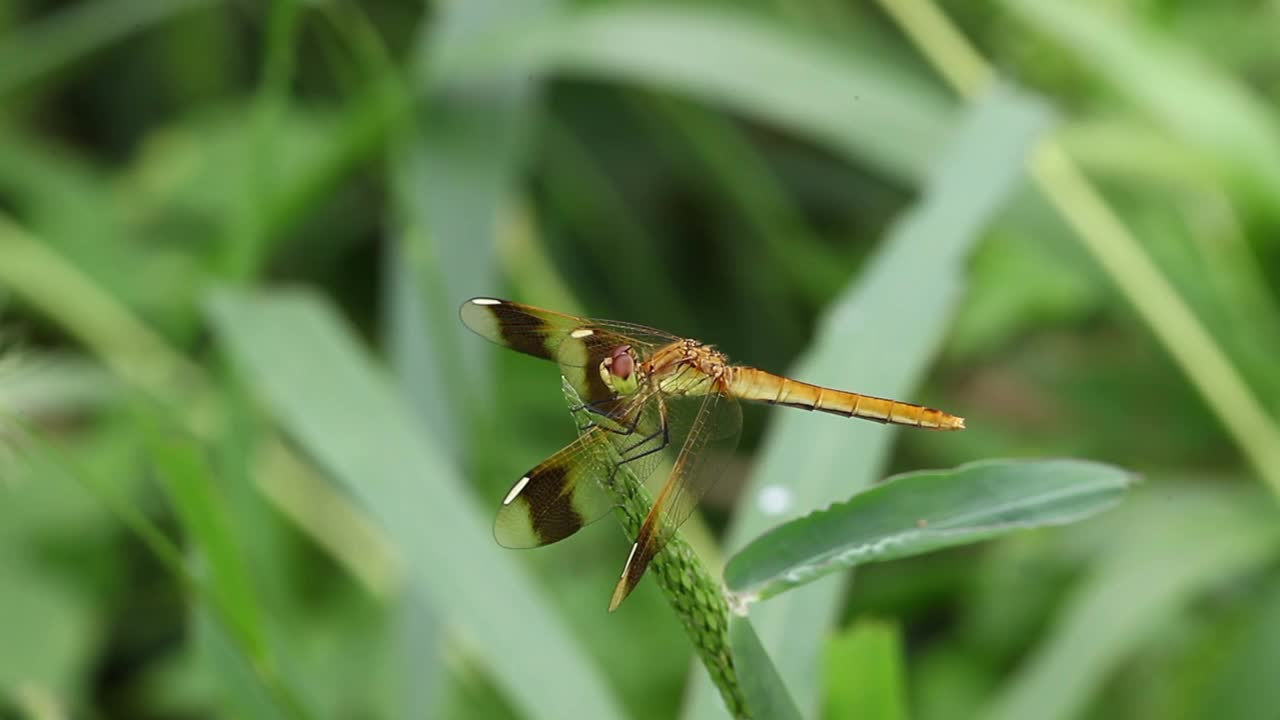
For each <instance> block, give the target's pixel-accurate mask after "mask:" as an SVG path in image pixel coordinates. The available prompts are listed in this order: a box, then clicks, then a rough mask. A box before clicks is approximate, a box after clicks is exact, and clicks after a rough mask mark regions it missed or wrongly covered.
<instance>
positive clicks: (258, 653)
mask: <svg viewBox="0 0 1280 720" xmlns="http://www.w3.org/2000/svg"><path fill="white" fill-rule="evenodd" d="M153 422H156V421H155V420H152V419H150V418H147V419H144V422H143V423H142V424H143V425H144V426H146V427H144V430H145V431H146V432H147V434H148V435H149V436H150V438H149V439H150V444H151V456H152V458H153V459H154V461H155V463H156V466H157V468H158V469H159V471H160V472H159V477H160V480H161V484H162V486H163V487H164V489H165V492H166V494H167V495H168V496H169V500H170V502H171V503H172V504H173V508H174V511H175V513H176V514H177V516H178V518H179V519H180V520H181V522H182V525H183V527H184V528H186V531H187V533H188V534H189V535H190V537H191V539H192V540H193V541H194V543H195V545H196V547H198V548H199V555H200V556H201V557H203V558H204V559H205V560H206V561H207V562H208V576H207V577H206V578H205V580H206V582H205V585H206V586H207V587H208V588H209V590H210V593H211V594H212V598H211V600H212V601H213V602H216V603H219V604H220V606H221V608H222V611H223V617H225V618H226V620H227V621H228V622H229V624H230V626H231V627H230V628H229V629H230V630H231V631H232V632H235V633H236V634H237V635H238V636H239V638H240V641H241V647H242V649H243V650H245V651H246V652H247V653H248V654H249V658H250V660H251V661H252V662H255V663H259V664H261V665H264V666H266V665H270V664H271V661H270V658H269V657H268V654H267V653H268V650H267V642H266V637H265V634H264V631H263V625H262V610H261V608H260V607H259V605H258V600H257V598H256V597H255V595H254V592H253V589H252V588H253V580H252V578H251V577H250V573H249V570H248V568H247V567H246V566H245V563H244V562H243V559H242V551H241V549H240V548H239V547H238V546H237V544H236V541H235V539H234V538H233V537H232V531H231V525H230V522H229V520H228V518H227V516H226V506H225V503H224V502H223V500H222V498H220V497H219V496H218V492H217V488H216V485H217V483H216V481H215V480H214V478H213V474H212V471H211V470H210V469H209V467H208V465H207V464H206V461H205V459H204V458H202V457H201V456H200V452H201V451H200V448H199V447H198V446H196V445H194V444H193V443H192V442H190V441H187V440H185V439H182V438H179V437H165V436H163V431H161V430H160V429H159V428H158V427H152V426H150V423H153Z"/></svg>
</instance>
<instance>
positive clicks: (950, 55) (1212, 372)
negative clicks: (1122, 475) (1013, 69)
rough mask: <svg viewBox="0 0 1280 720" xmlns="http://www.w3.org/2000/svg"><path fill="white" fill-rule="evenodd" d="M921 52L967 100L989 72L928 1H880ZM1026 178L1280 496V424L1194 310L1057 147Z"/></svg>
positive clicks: (1037, 158)
mask: <svg viewBox="0 0 1280 720" xmlns="http://www.w3.org/2000/svg"><path fill="white" fill-rule="evenodd" d="M880 5H881V7H883V8H884V10H885V12H886V13H887V14H888V15H889V16H890V17H892V18H893V19H894V20H895V21H896V22H897V23H898V24H899V25H900V26H901V27H902V30H903V32H905V33H906V34H907V36H908V37H910V38H911V40H912V42H914V43H915V44H916V46H917V47H918V48H919V50H920V52H921V53H922V54H924V56H925V57H926V58H927V59H928V60H929V62H930V63H932V64H933V66H934V68H935V69H936V70H937V71H938V73H939V74H940V75H942V76H943V78H944V79H946V81H947V82H948V83H950V84H951V86H952V87H953V88H954V89H955V90H956V91H957V92H959V93H960V94H961V95H962V96H964V97H965V98H972V97H974V96H976V95H977V94H978V93H980V92H982V90H983V88H985V87H986V86H987V85H988V84H989V83H990V81H991V79H992V78H993V77H994V72H993V71H992V69H991V65H990V64H989V63H988V62H987V61H986V59H985V58H983V57H982V55H981V54H979V53H978V51H977V50H976V49H975V48H974V47H973V45H972V44H970V43H969V41H968V40H967V39H966V38H965V37H964V36H963V35H962V34H961V33H960V31H959V29H957V28H956V27H955V25H954V24H952V23H951V21H950V20H949V19H948V18H947V16H946V15H945V14H944V13H943V12H942V11H941V10H940V9H939V8H938V7H937V6H936V5H935V4H933V3H932V2H930V0H880ZM1030 170H1031V177H1032V179H1033V180H1034V181H1035V184H1036V186H1037V187H1038V188H1039V189H1040V191H1041V192H1042V193H1043V194H1044V196H1045V198H1046V199H1047V200H1048V201H1049V204H1050V205H1051V206H1053V208H1054V209H1055V210H1056V211H1057V212H1058V214H1059V215H1061V216H1062V219H1063V220H1064V221H1065V222H1066V223H1067V225H1068V226H1069V227H1071V229H1072V230H1074V231H1075V234H1076V237H1077V238H1079V240H1080V242H1081V243H1082V244H1083V245H1084V247H1085V249H1086V250H1087V251H1088V252H1089V253H1090V254H1091V255H1093V257H1094V259H1095V260H1097V262H1098V264H1099V265H1100V266H1101V267H1102V269H1103V271H1104V272H1105V273H1106V274H1107V275H1108V276H1109V277H1110V278H1111V280H1112V282H1114V283H1115V285H1116V287H1117V288H1119V290H1120V292H1121V294H1123V295H1124V296H1125V298H1126V299H1128V300H1129V302H1130V303H1131V304H1132V305H1133V307H1134V309H1135V310H1137V312H1138V315H1139V316H1140V317H1142V319H1143V320H1144V321H1145V322H1146V323H1147V325H1148V326H1149V327H1150V328H1151V331H1152V332H1153V333H1155V336H1156V337H1157V338H1158V339H1159V340H1160V342H1161V343H1162V344H1163V345H1164V347H1165V350H1166V351H1167V352H1168V353H1169V355H1170V356H1171V357H1172V358H1173V359H1174V362H1176V363H1177V364H1178V365H1179V366H1180V367H1181V368H1182V371H1183V372H1184V373H1186V375H1187V378H1188V380H1190V381H1191V384H1192V385H1193V386H1194V387H1195V388H1196V390H1197V391H1198V392H1199V393H1200V395H1201V397H1202V398H1204V401H1205V403H1206V404H1207V405H1208V406H1209V407H1210V409H1212V411H1213V412H1214V414H1215V415H1217V416H1218V419H1219V420H1220V421H1221V422H1222V424H1223V426H1224V427H1225V428H1226V430H1227V433H1228V434H1229V435H1230V436H1231V438H1232V439H1233V440H1234V441H1235V443H1236V445H1238V446H1239V447H1240V450H1241V451H1242V452H1243V453H1244V455H1245V458H1246V459H1247V460H1248V461H1249V463H1250V464H1252V465H1253V467H1254V469H1255V470H1256V471H1257V472H1258V474H1259V475H1260V476H1261V477H1262V479H1263V481H1264V482H1265V483H1266V484H1267V485H1269V486H1270V489H1271V491H1272V493H1274V494H1275V495H1277V496H1280V427H1277V424H1276V422H1275V420H1274V419H1273V418H1272V417H1271V416H1270V415H1268V414H1267V412H1266V410H1265V409H1264V408H1263V406H1262V404H1261V403H1260V402H1258V399H1257V398H1256V397H1254V395H1253V393H1252V391H1251V390H1250V389H1249V386H1248V384H1246V383H1245V381H1244V378H1243V377H1241V375H1240V373H1239V372H1238V371H1237V370H1236V368H1235V366H1234V365H1232V364H1231V360H1230V358H1228V357H1227V354H1226V353H1225V352H1224V351H1223V350H1222V348H1221V347H1219V346H1218V344H1217V343H1216V342H1215V341H1214V339H1213V336H1212V335H1210V334H1209V332H1208V331H1207V330H1206V329H1205V328H1204V325H1203V324H1201V323H1200V321H1199V319H1197V318H1196V316H1195V313H1194V312H1192V310H1191V308H1190V307H1189V306H1188V305H1187V303H1186V302H1185V301H1184V300H1183V299H1182V297H1181V296H1179V295H1178V293H1177V291H1176V290H1175V289H1174V288H1173V285H1172V284H1170V282H1169V281H1168V279H1166V278H1165V277H1164V275H1163V274H1162V273H1161V272H1160V269H1159V268H1158V267H1156V265H1155V263H1154V262H1152V260H1151V258H1150V257H1149V256H1148V255H1147V254H1146V252H1145V251H1144V250H1143V248H1142V244H1141V243H1139V242H1138V239H1137V238H1136V237H1134V235H1133V233H1131V232H1130V231H1129V228H1128V227H1127V226H1126V225H1125V224H1124V221H1122V220H1121V219H1120V217H1119V216H1118V215H1117V214H1116V213H1115V211H1114V210H1112V209H1111V206H1109V205H1108V204H1107V202H1106V200H1105V199H1103V197H1102V194H1101V193H1100V192H1099V191H1098V189H1097V188H1095V187H1094V186H1093V184H1092V183H1091V182H1090V181H1089V179H1088V178H1087V177H1086V176H1085V174H1084V172H1083V171H1081V170H1080V168H1079V166H1078V165H1076V163H1075V161H1074V160H1072V159H1071V156H1070V155H1069V154H1068V153H1067V151H1066V150H1065V149H1063V147H1062V145H1061V144H1060V143H1059V142H1057V141H1056V140H1053V139H1052V138H1049V139H1045V140H1043V141H1041V143H1040V146H1039V147H1038V148H1037V149H1036V150H1035V152H1033V153H1032V155H1031V166H1030Z"/></svg>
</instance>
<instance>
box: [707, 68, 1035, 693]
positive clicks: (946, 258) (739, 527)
mask: <svg viewBox="0 0 1280 720" xmlns="http://www.w3.org/2000/svg"><path fill="white" fill-rule="evenodd" d="M1046 123H1047V117H1046V113H1045V111H1044V109H1043V108H1042V107H1041V106H1040V105H1038V104H1036V103H1033V102H1030V101H1028V100H1027V99H1026V98H1024V97H1021V96H1019V95H1018V94H1016V93H1014V92H1011V91H1009V90H1008V89H1006V88H999V89H997V90H995V91H994V92H992V93H991V94H989V95H988V96H986V97H985V98H984V99H983V100H982V101H981V102H979V103H978V104H977V105H976V106H975V107H974V108H973V109H972V110H971V112H970V114H969V116H968V117H967V118H966V119H965V122H964V123H963V124H962V126H961V127H960V129H959V131H958V133H957V134H956V137H955V140H954V142H953V144H952V145H951V146H950V148H949V149H948V151H947V152H946V153H945V154H944V155H942V156H941V157H940V158H938V161H937V165H936V166H935V169H934V173H933V176H932V178H931V179H930V181H929V182H928V184H927V188H926V193H925V195H924V197H923V199H922V200H921V202H920V203H919V205H918V206H917V207H915V208H914V209H913V210H912V211H911V212H910V213H909V214H908V215H907V216H906V217H905V218H903V220H902V221H901V222H899V223H898V224H897V225H896V227H895V228H894V229H893V231H892V234H891V236H890V238H889V239H888V240H887V244H886V245H885V246H884V247H883V248H882V249H881V251H880V252H879V253H878V255H877V256H876V257H874V258H873V259H872V260H871V261H870V262H869V264H868V265H867V267H866V269H865V270H864V271H863V274H862V276H861V278H860V279H859V281H858V283H857V284H856V286H854V287H853V288H852V289H851V290H849V291H848V292H847V293H846V294H845V296H844V297H843V298H841V299H840V300H839V301H838V302H837V304H836V306H835V307H834V308H833V310H832V312H831V313H830V314H829V315H828V316H827V317H826V318H825V320H824V321H823V323H822V325H821V328H820V334H819V337H818V339H817V341H816V343H815V345H814V347H813V348H812V349H811V350H810V352H809V354H808V356H807V357H806V358H805V359H804V361H803V362H801V363H800V365H799V366H798V367H797V368H796V369H795V370H794V371H793V372H791V373H790V374H791V375H792V376H793V377H796V378H799V379H802V380H806V381H809V382H818V383H824V384H829V385H834V386H837V387H849V388H854V389H857V390H860V391H863V392H868V393H874V394H879V395H887V396H890V397H902V398H906V399H910V398H911V396H912V395H913V392H912V389H913V388H914V387H915V385H916V384H917V383H918V382H919V380H920V378H921V377H922V376H923V375H924V373H925V370H926V368H927V366H928V363H929V361H930V358H931V357H932V356H933V354H934V352H936V349H937V347H938V345H939V344H940V343H941V341H942V337H943V335H944V334H945V332H946V330H947V327H948V324H949V318H950V315H951V310H952V308H953V307H954V305H955V303H956V301H957V300H958V298H959V295H960V293H961V290H962V287H963V275H962V274H963V271H964V263H965V260H966V258H967V256H968V253H969V251H970V250H971V249H972V247H973V245H974V244H975V243H976V242H977V239H978V237H979V236H980V233H981V230H982V228H983V226H984V225H985V224H986V223H987V222H988V220H989V219H990V218H991V216H992V215H993V214H994V213H995V212H996V211H997V210H998V209H999V208H1000V206H1001V203H1003V202H1004V200H1005V198H1006V197H1007V195H1008V193H1009V192H1010V191H1011V190H1012V188H1013V186H1014V184H1015V181H1016V180H1017V179H1018V177H1019V176H1020V174H1021V167H1022V164H1023V162H1024V153H1025V152H1026V150H1027V148H1028V147H1029V146H1030V145H1031V143H1032V140H1033V139H1034V137H1035V135H1036V133H1038V132H1039V131H1040V130H1041V129H1042V128H1044V126H1045V125H1046ZM871 348H876V349H877V350H876V351H869V349H871ZM956 410H957V412H959V413H960V414H962V415H963V414H965V413H964V412H963V411H962V409H956ZM980 422H982V418H980V417H979V418H970V425H974V424H977V423H980ZM892 438H893V432H892V431H891V430H889V429H887V428H883V427H877V426H874V425H870V424H856V423H849V422H840V421H838V420H833V419H832V418H828V417H816V416H813V415H809V414H802V413H794V412H793V413H781V414H779V415H778V417H777V421H776V424H775V425H774V426H773V428H772V430H771V433H770V438H769V441H768V444H767V445H766V447H765V450H764V455H763V458H762V460H761V462H760V466H759V469H758V471H757V472H756V473H755V475H754V478H753V481H752V483H751V484H750V485H749V487H748V488H747V490H746V493H745V495H744V498H745V499H746V501H747V503H748V504H747V505H746V506H745V507H744V508H742V510H741V512H739V513H738V515H737V517H736V518H735V522H734V525H733V527H732V529H731V531H730V536H729V544H730V546H731V547H734V546H741V545H742V544H744V543H745V542H746V541H748V540H750V539H752V538H754V537H755V536H756V535H759V534H760V533H761V532H763V531H765V530H767V529H769V528H770V527H772V526H774V525H777V524H778V523H779V522H780V521H782V520H784V519H786V516H785V515H782V514H774V513H766V512H764V511H762V510H761V509H760V507H759V506H758V505H757V501H758V498H760V497H761V493H763V492H770V493H773V494H781V495H782V496H783V497H785V498H786V499H787V500H788V505H789V509H788V511H787V512H790V513H793V514H794V513H799V512H805V511H807V510H809V509H812V508H816V507H821V506H823V505H827V504H830V503H833V502H837V501H839V500H841V499H843V498H845V497H847V496H848V494H849V492H850V490H853V489H857V488H859V487H865V486H867V485H869V484H870V483H871V482H872V481H873V480H874V479H875V478H876V475H877V474H878V473H879V469H880V466H881V464H882V463H883V461H884V458H885V456H886V454H887V452H888V448H889V442H890V441H891V440H892ZM937 441H938V442H946V441H947V439H946V436H943V435H939V436H937ZM840 594H841V593H840V587H839V586H837V585H833V584H830V583H828V584H824V585H820V586H813V587H809V588H806V589H805V590H804V591H803V592H800V593H790V594H788V596H787V597H785V598H778V599H777V600H775V601H774V602H772V603H769V604H768V605H766V606H761V607H760V608H758V609H757V610H756V613H755V615H754V616H753V619H754V621H755V625H756V628H757V630H758V631H759V632H760V636H761V639H762V640H763V641H764V644H765V647H767V648H769V649H770V651H771V653H772V655H773V658H774V661H775V662H776V663H777V665H778V669H779V671H780V672H781V674H782V677H783V679H784V680H786V681H787V683H788V686H789V687H790V688H791V690H792V692H793V693H794V694H795V696H796V698H797V701H798V702H799V703H800V706H801V709H802V710H806V709H807V708H813V707H815V706H816V703H817V687H816V679H815V678H814V677H813V676H812V673H811V672H810V670H809V668H810V664H811V662H812V659H813V657H815V656H816V655H817V653H818V652H819V646H820V638H821V637H822V634H823V633H824V632H825V631H826V629H827V627H828V625H829V624H830V623H831V622H832V621H833V619H834V614H835V611H836V608H837V606H838V604H839V599H840ZM706 696H707V693H705V692H702V693H701V694H700V695H699V696H697V698H696V704H695V705H694V710H693V712H694V713H695V714H696V716H697V717H715V716H716V715H717V713H716V711H715V710H714V709H712V708H711V703H709V702H708V700H707V697H706Z"/></svg>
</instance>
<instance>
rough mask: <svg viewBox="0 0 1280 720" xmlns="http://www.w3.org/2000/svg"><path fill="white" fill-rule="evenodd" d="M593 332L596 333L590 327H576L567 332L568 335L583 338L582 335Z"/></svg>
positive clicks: (589, 334)
mask: <svg viewBox="0 0 1280 720" xmlns="http://www.w3.org/2000/svg"><path fill="white" fill-rule="evenodd" d="M595 334H596V331H595V330H592V329H591V328H578V329H577V330H574V331H573V332H571V333H569V337H571V338H584V337H590V336H592V335H595Z"/></svg>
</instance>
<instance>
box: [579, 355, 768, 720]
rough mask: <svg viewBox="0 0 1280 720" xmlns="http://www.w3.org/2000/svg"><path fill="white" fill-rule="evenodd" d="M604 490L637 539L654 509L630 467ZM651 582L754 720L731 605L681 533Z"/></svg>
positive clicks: (741, 713) (734, 702) (739, 711)
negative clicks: (732, 645) (736, 656)
mask: <svg viewBox="0 0 1280 720" xmlns="http://www.w3.org/2000/svg"><path fill="white" fill-rule="evenodd" d="M561 384H562V388H563V390H564V394H565V399H566V400H567V401H568V402H569V405H570V406H577V405H579V404H580V403H579V401H578V399H577V398H578V393H577V391H575V390H574V388H573V386H572V385H570V384H569V382H568V381H567V380H562V383H561ZM605 487H606V489H607V490H608V491H609V494H610V496H611V497H612V499H613V502H614V504H615V505H616V508H615V511H614V515H615V516H616V517H617V518H618V521H619V522H621V523H622V527H623V528H624V529H625V530H626V532H627V537H628V538H629V539H634V538H635V537H636V535H638V534H639V533H640V526H641V525H643V524H644V518H645V516H646V515H648V514H649V508H650V507H652V506H653V499H652V498H651V497H650V496H649V491H648V490H647V489H646V488H645V486H644V483H643V482H641V480H640V479H638V478H637V477H636V476H635V474H634V473H632V472H631V470H630V469H628V468H627V466H626V465H619V466H618V471H617V473H616V474H615V475H614V481H613V482H612V483H606V484H605ZM649 576H650V577H653V578H655V579H656V580H657V581H658V587H660V588H662V592H663V594H664V595H666V596H667V601H668V602H669V603H671V607H672V608H673V609H674V610H675V611H676V615H677V616H679V618H680V624H681V625H683V626H684V630H685V632H686V633H687V634H688V635H689V639H690V640H692V641H693V646H694V648H696V649H697V651H698V657H700V658H701V659H702V664H703V666H704V667H706V669H707V673H708V674H709V675H711V681H712V682H714V683H715V685H716V688H717V689H719V690H720V697H721V698H723V699H724V704H725V707H727V708H728V710H729V712H730V713H731V714H732V715H733V716H734V717H735V718H749V717H751V715H750V713H749V711H748V709H747V705H746V700H745V698H744V695H743V692H742V687H741V685H740V684H739V683H738V673H737V671H736V670H735V669H734V665H733V656H732V655H731V654H730V653H729V603H728V601H727V600H726V599H725V595H724V592H723V590H722V589H721V586H720V583H719V582H718V581H717V580H716V579H715V578H714V577H712V575H711V572H710V571H709V570H707V566H706V565H703V564H702V561H701V560H700V559H699V558H698V554H697V553H695V552H694V551H693V547H692V546H690V545H689V543H688V542H687V541H685V539H684V538H682V537H680V535H679V534H678V533H677V534H675V535H674V536H672V538H671V540H670V541H669V542H667V544H666V546H665V547H664V548H663V549H662V551H661V552H659V553H658V555H657V557H655V558H654V559H653V563H652V564H651V565H650V566H649Z"/></svg>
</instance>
